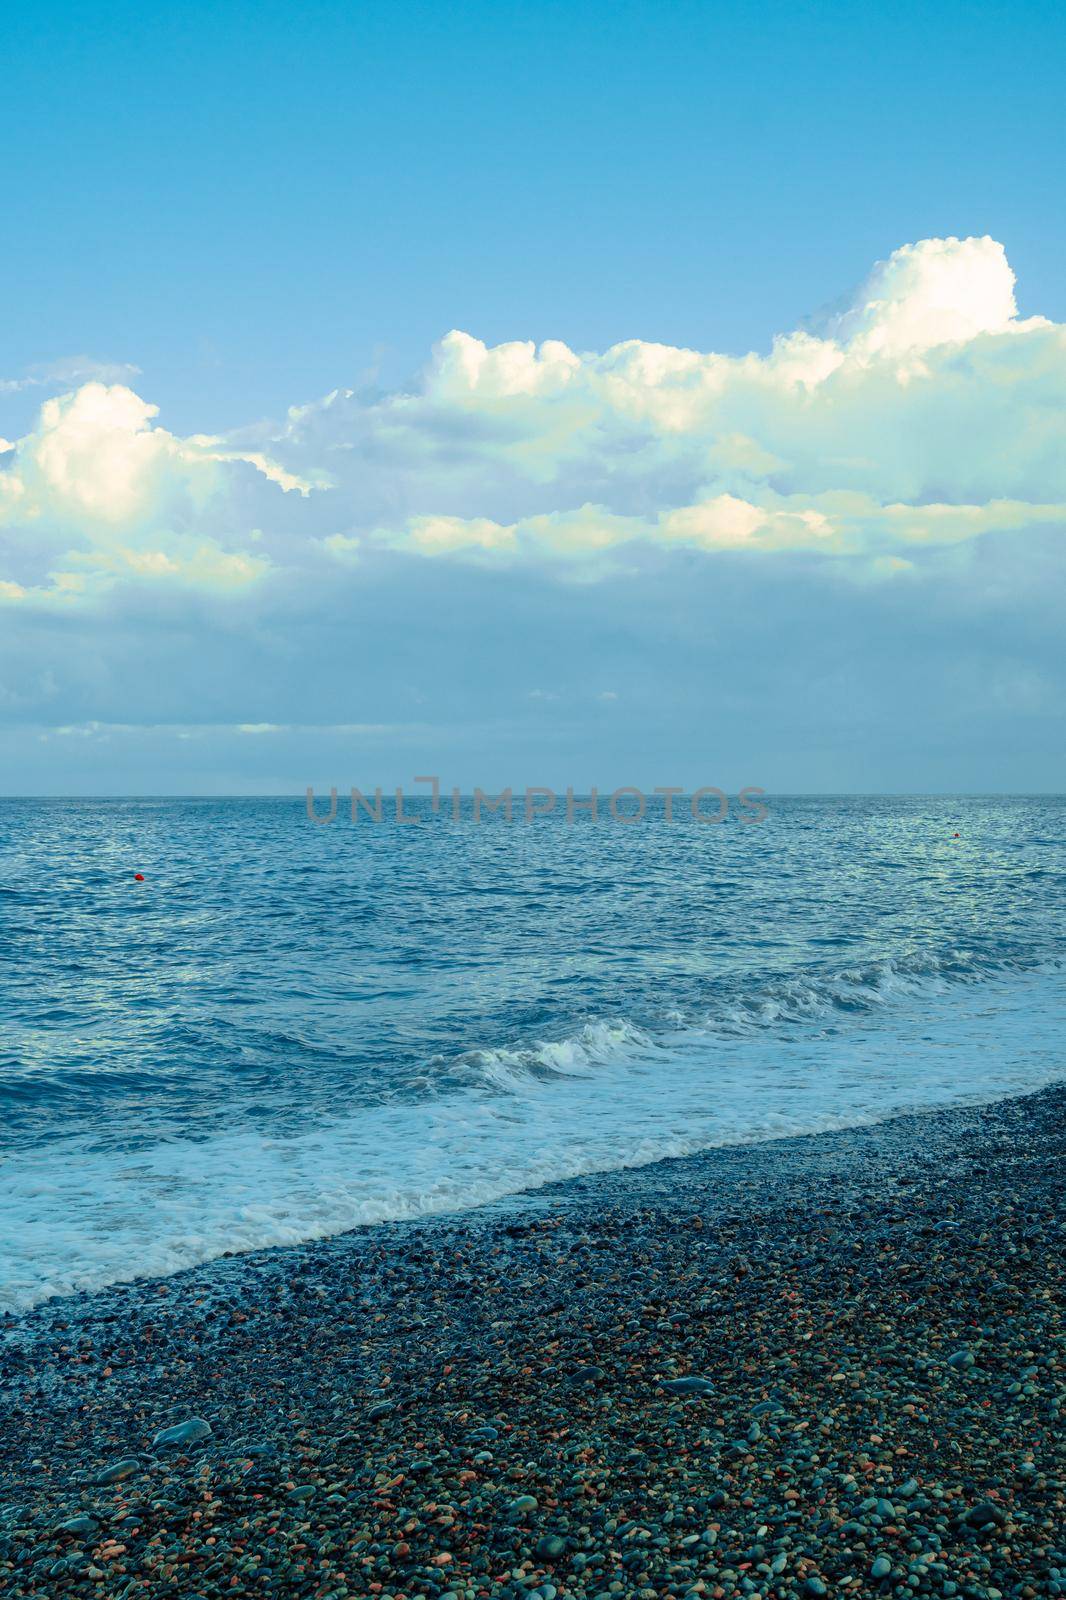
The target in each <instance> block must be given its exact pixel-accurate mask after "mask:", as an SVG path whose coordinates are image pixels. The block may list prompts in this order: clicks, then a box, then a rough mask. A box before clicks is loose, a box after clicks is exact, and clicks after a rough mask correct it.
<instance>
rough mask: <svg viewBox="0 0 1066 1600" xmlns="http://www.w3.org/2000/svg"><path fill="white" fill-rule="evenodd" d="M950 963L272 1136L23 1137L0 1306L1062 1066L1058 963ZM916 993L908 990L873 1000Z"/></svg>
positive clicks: (603, 1029)
mask: <svg viewBox="0 0 1066 1600" xmlns="http://www.w3.org/2000/svg"><path fill="white" fill-rule="evenodd" d="M961 975H962V976H963V977H965V976H966V973H965V970H963V972H962V974H961ZM974 975H975V976H976V973H975V974H974ZM956 976H959V972H958V970H957V969H956V970H954V971H953V972H952V973H951V974H948V973H946V972H944V971H943V970H932V969H931V967H930V965H929V963H925V965H924V969H923V964H922V963H920V962H914V963H911V964H910V966H908V965H907V964H906V963H897V964H894V965H892V966H891V968H886V967H881V968H877V969H870V970H867V971H863V970H859V969H856V970H855V971H854V972H852V973H849V974H844V975H842V976H841V977H838V978H835V979H831V980H819V981H812V980H803V981H796V982H794V983H792V984H782V985H780V986H779V987H778V989H777V990H776V991H773V992H769V993H766V992H764V993H762V994H760V995H758V996H753V997H752V999H751V1002H750V1003H749V1004H745V1003H744V1002H743V1001H740V1002H738V1003H737V1004H736V1005H735V1007H733V1008H732V1010H731V1011H730V1012H729V1013H728V1014H723V1015H720V1016H718V1017H717V1018H716V1019H714V1020H708V1019H702V1020H697V1019H693V1018H688V1019H681V1018H678V1019H677V1020H676V1023H675V1025H674V1026H673V1028H672V1029H670V1030H668V1031H664V1032H660V1033H656V1034H654V1035H652V1034H650V1033H649V1032H647V1031H645V1030H644V1029H642V1028H639V1027H636V1026H635V1025H633V1024H631V1023H629V1022H626V1021H625V1020H615V1021H611V1020H606V1021H599V1022H592V1023H589V1024H588V1025H587V1026H585V1027H584V1028H583V1029H582V1030H581V1031H580V1032H579V1033H577V1034H575V1035H574V1036H573V1037H572V1038H569V1039H564V1040H562V1041H548V1042H543V1043H539V1044H537V1043H533V1044H531V1045H530V1046H529V1047H527V1048H524V1049H523V1048H510V1049H497V1050H483V1051H473V1052H471V1053H470V1054H469V1055H468V1056H467V1057H466V1058H464V1060H465V1063H466V1065H467V1067H468V1069H469V1071H468V1072H467V1074H466V1075H465V1081H464V1082H463V1083H462V1084H461V1086H460V1087H458V1088H456V1089H454V1090H451V1091H449V1092H446V1093H442V1094H440V1095H438V1096H434V1097H430V1098H428V1099H423V1100H421V1101H420V1100H409V1101H406V1102H404V1101H399V1100H396V1101H392V1102H390V1103H388V1104H386V1105H378V1106H374V1107H370V1108H367V1109H365V1110H362V1111H360V1112H359V1113H358V1114H348V1115H345V1114H339V1115H336V1116H334V1117H332V1118H331V1119H329V1120H328V1121H326V1120H323V1121H319V1122H318V1123H316V1124H314V1125H313V1126H309V1127H308V1128H307V1129H306V1130H305V1131H303V1132H300V1133H298V1134H295V1135H293V1136H291V1137H285V1138H281V1137H277V1138H271V1137H266V1136H263V1135H261V1134H259V1133H255V1132H253V1131H251V1130H250V1129H249V1128H247V1127H241V1126H239V1125H237V1126H232V1125H231V1126H228V1127H220V1128H219V1129H218V1131H217V1132H216V1133H214V1134H212V1135H211V1136H209V1137H206V1138H200V1137H198V1138H195V1139H193V1138H177V1139H173V1140H169V1141H166V1142H160V1143H158V1144H156V1145H154V1146H150V1147H148V1148H144V1149H139V1150H138V1151H137V1152H136V1153H134V1154H126V1155H116V1154H115V1153H113V1152H111V1153H106V1152H104V1151H102V1150H101V1149H99V1148H95V1147H94V1146H93V1143H92V1141H91V1140H90V1139H88V1138H85V1139H81V1140H79V1141H77V1142H75V1141H58V1142H55V1143H53V1144H51V1145H47V1146H42V1147H40V1148H38V1149H37V1150H36V1151H35V1152H32V1153H25V1154H19V1155H16V1156H14V1157H13V1158H12V1159H11V1160H10V1161H9V1162H8V1163H7V1164H6V1168H5V1170H4V1173H3V1180H2V1181H3V1193H4V1201H3V1205H4V1229H3V1234H2V1237H0V1286H2V1288H0V1303H4V1304H7V1305H9V1306H12V1307H26V1306H29V1305H32V1304H34V1303H35V1302H37V1301H39V1300H41V1299H45V1298H48V1297H49V1296H52V1295H57V1294H67V1293H70V1292H72V1291H75V1290H78V1289H93V1288H97V1287H101V1286H103V1285H105V1284H108V1283H114V1282H120V1281H126V1280H129V1279H132V1278H136V1277H141V1276H154V1275H163V1274H167V1273H172V1272H176V1271H179V1270H180V1269H182V1268H184V1267H189V1266H193V1265H196V1264H198V1263H200V1262H203V1261H206V1260H210V1259H211V1258H213V1257H215V1256H218V1255H220V1254H222V1253H223V1252H225V1251H248V1250H254V1249H257V1248H261V1247H263V1246H267V1245H279V1244H289V1243H296V1242H300V1241H304V1240H309V1239H315V1238H321V1237H325V1236H327V1235H331V1234H336V1233H339V1232H342V1231H344V1230H345V1229H348V1228H351V1227H354V1226H356V1225H358V1224H362V1223H374V1222H380V1221H384V1220H387V1219H396V1218H404V1217H415V1216H421V1215H426V1214H428V1213H432V1212H442V1211H448V1210H460V1209H464V1208H469V1207H472V1206H476V1205H478V1204H480V1203H483V1202H485V1201H489V1200H492V1199H496V1198H499V1197H501V1196H503V1195H507V1194H512V1193H515V1192H517V1191H521V1190H524V1189H530V1188H535V1187H537V1186H540V1185H543V1184H546V1183H550V1182H552V1181H553V1180H555V1179H561V1178H568V1177H573V1176H576V1175H578V1174H581V1173H588V1172H595V1171H603V1170H609V1169H615V1168H622V1167H630V1166H639V1165H643V1164H645V1163H648V1162H651V1161H655V1160H657V1159H660V1158H662V1157H665V1156H679V1155H686V1154H690V1153H692V1152H694V1151H697V1150H700V1149H703V1148H707V1147H710V1146H715V1145H726V1144H736V1143H746V1142H752V1141H757V1140H763V1139H773V1138H781V1137H784V1136H787V1135H789V1134H797V1133H816V1132H819V1131H822V1130H826V1129H831V1128H840V1127H846V1126H855V1125H859V1124H863V1123H869V1122H874V1121H878V1120H881V1119H883V1118H885V1117H888V1116H891V1115H892V1114H894V1113H896V1112H898V1111H902V1110H916V1109H924V1108H932V1107H937V1106H947V1105H960V1104H967V1103H971V1104H972V1103H978V1102H981V1101H987V1100H991V1099H996V1098H999V1097H1001V1096H1004V1095H1008V1094H1015V1093H1021V1092H1024V1091H1027V1090H1032V1089H1035V1088H1038V1087H1040V1086H1041V1085H1043V1084H1045V1083H1048V1082H1050V1081H1053V1080H1054V1079H1056V1078H1057V1077H1059V1076H1060V1075H1061V1070H1062V1069H1061V1047H1062V1025H1061V1016H1062V980H1061V975H1060V974H1059V973H1058V972H1057V971H1044V972H1033V973H1030V974H1027V975H1023V974H1009V975H1002V974H1001V975H1000V976H998V977H994V978H992V979H988V978H987V977H986V978H985V979H984V981H982V982H980V983H977V982H974V983H965V982H964V983H961V984H960V983H956V982H953V981H949V977H956ZM916 994H917V995H918V997H919V999H920V1003H918V1004H914V1005H909V1004H906V1003H903V1004H900V1005H898V1006H897V1005H893V1006H892V1007H891V1008H890V1007H889V1005H888V1002H889V1000H890V999H893V1000H896V999H901V998H902V999H903V1000H904V1001H906V997H907V996H908V995H909V996H912V997H913V996H914V995H916ZM889 1011H891V1015H890V1016H889ZM812 1019H813V1020H815V1021H816V1022H817V1023H818V1026H816V1027H810V1026H806V1027H797V1028H795V1029H793V1030H792V1031H791V1032H790V1031H789V1028H788V1027H787V1026H785V1027H783V1028H781V1027H774V1028H772V1029H768V1028H767V1027H766V1023H767V1021H768V1020H772V1021H773V1022H774V1023H783V1024H788V1023H789V1022H791V1021H796V1022H800V1021H803V1022H806V1023H807V1024H809V1023H810V1022H811V1020H812Z"/></svg>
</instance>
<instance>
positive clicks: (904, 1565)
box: [0, 1088, 1066, 1600]
mask: <svg viewBox="0 0 1066 1600" xmlns="http://www.w3.org/2000/svg"><path fill="white" fill-rule="evenodd" d="M1064 1108H1066V1094H1064V1091H1063V1090H1062V1089H1059V1088H1053V1089H1048V1090H1044V1091H1042V1092H1040V1093H1038V1094H1035V1095H1031V1096H1028V1097H1025V1098H1020V1099H1014V1100H1007V1101H1001V1102H999V1103H996V1104H992V1105H988V1106H985V1107H980V1108H976V1109H966V1110H949V1111H940V1112H929V1113H924V1114H921V1115H915V1116H901V1117H896V1118H894V1119H892V1120H890V1121H887V1122H884V1123H881V1124H878V1125H875V1126H870V1127H866V1128H860V1129H853V1130H848V1131H840V1132H832V1133H823V1134H820V1135H817V1136H814V1137H808V1138H796V1139H782V1140H777V1141H771V1142H766V1143H761V1144H751V1145H740V1146H734V1147H731V1148H723V1149H715V1150H708V1151H706V1152H704V1153H703V1154H701V1155H696V1156H691V1157H687V1158H685V1159H682V1160H675V1161H665V1162H660V1163H658V1164H656V1165H652V1166H648V1167H642V1168H637V1169H632V1170H628V1171H621V1172H613V1173H608V1174H603V1175H602V1176H591V1177H586V1178H582V1179H575V1180H571V1181H569V1182H567V1183H565V1184H559V1185H555V1186H550V1187H547V1188H544V1189H540V1190H537V1191H535V1192H532V1193H530V1194H527V1195H524V1196H518V1197H515V1198H514V1199H512V1200H510V1201H507V1202H503V1203H499V1204H496V1205H494V1206H490V1207H486V1208H482V1209H481V1210H477V1211H471V1212H468V1213H463V1214H456V1215H453V1216H450V1217H444V1218H438V1219H427V1220H425V1221H423V1222H406V1223H395V1224H386V1225H381V1226H377V1227H372V1228H365V1229H359V1230H356V1231H355V1232H352V1233H349V1234H346V1235H343V1236H341V1237H337V1238H332V1239H327V1240H323V1241H320V1242H317V1243H312V1244H307V1245H302V1246H297V1247H289V1248H282V1249H274V1250H267V1251H263V1252H260V1253H258V1254H252V1255H235V1256H232V1257H230V1258H228V1259H221V1260H218V1261H215V1262H212V1263H210V1264H209V1265H208V1266H205V1267H202V1268H198V1269H196V1270H193V1271H189V1272H186V1273H183V1274H180V1275H178V1276H175V1277H171V1278H167V1279H155V1280H143V1281H137V1282H134V1283H130V1284H126V1285H119V1286H115V1287H112V1288H109V1289H106V1290H103V1291H100V1292H98V1293H96V1294H93V1295H88V1294H85V1295H80V1296H75V1297H71V1298H66V1299H57V1300H52V1301H49V1302H47V1303H46V1304H44V1305H42V1306H39V1307H38V1308H36V1309H35V1310H33V1311H31V1312H29V1313H27V1314H25V1315H22V1316H18V1317H16V1316H8V1317H7V1318H6V1319H5V1320H4V1321H3V1322H2V1323H0V1433H2V1438H3V1450H2V1456H0V1480H2V1481H0V1591H2V1592H3V1593H4V1594H5V1595H10V1596H11V1597H12V1600H15V1597H20V1596H29V1595H35V1596H60V1595H78V1596H93V1597H97V1600H100V1597H106V1600H120V1597H121V1600H136V1597H140V1596H154V1595H174V1596H181V1597H182V1600H220V1597H222V1596H238V1595H286V1596H294V1597H295V1596H300V1597H308V1600H310V1597H315V1600H345V1597H349V1596H364V1595H373V1596H377V1597H379V1600H418V1597H424V1600H489V1597H493V1600H495V1597H501V1600H502V1597H510V1600H615V1597H617V1600H630V1597H634V1600H638V1597H639V1600H684V1597H692V1600H696V1597H707V1600H726V1597H729V1596H734V1595H744V1596H763V1597H770V1596H780V1597H786V1596H787V1597H791V1596H805V1597H815V1600H816V1597H819V1596H825V1595H849V1596H864V1595H871V1596H874V1595H878V1596H881V1595H884V1596H888V1595H895V1596H900V1597H903V1600H907V1597H909V1596H912V1595H934V1596H940V1595H943V1596H960V1597H965V1600H1003V1597H1006V1596H1010V1597H1012V1600H1013V1597H1020V1600H1034V1597H1036V1596H1044V1595H1046V1596H1058V1595H1061V1594H1063V1593H1066V1531H1064V1518H1063V1501H1064V1486H1066V1460H1064V1457H1063V1449H1062V1430H1061V1423H1060V1414H1061V1413H1060V1405H1061V1400H1062V1394H1063V1387H1064V1385H1063V1377H1064V1364H1063V1347H1062V1338H1063V1315H1062V1313H1063V1243H1064V1230H1063V1220H1062V1214H1061V1201H1060V1191H1061V1172H1062V1159H1061V1158H1062V1147H1063V1128H1064V1120H1066V1118H1064Z"/></svg>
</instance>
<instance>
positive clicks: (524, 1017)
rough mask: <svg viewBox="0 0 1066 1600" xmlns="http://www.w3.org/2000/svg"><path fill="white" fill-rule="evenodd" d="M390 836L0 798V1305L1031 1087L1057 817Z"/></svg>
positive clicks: (205, 814)
mask: <svg viewBox="0 0 1066 1600" xmlns="http://www.w3.org/2000/svg"><path fill="white" fill-rule="evenodd" d="M422 815H423V821H422V823H421V825H419V826H416V827H397V826H396V825H395V824H394V823H393V824H390V823H384V824H382V825H380V826H376V825H373V824H370V823H368V822H366V821H363V822H360V823H359V824H358V825H356V826H352V825H351V824H350V823H349V822H348V821H347V820H346V819H344V818H343V816H342V818H341V819H339V820H338V821H337V822H336V823H335V824H334V825H332V826H328V827H315V826H312V825H311V824H310V823H309V822H308V820H307V817H306V813H305V810H304V806H303V802H302V801H301V802H295V801H288V800H277V801H257V800H205V801H190V800H129V801H116V800H100V801H62V800H44V801H24V800H19V801H10V800H9V801H0V957H2V961H0V1024H2V1034H0V1122H2V1127H0V1150H2V1154H3V1158H4V1169H3V1172H2V1176H0V1304H3V1303H7V1304H10V1305H26V1304H30V1303H32V1302H33V1301H34V1300H36V1299H39V1298H41V1297H42V1296H45V1295H48V1294H53V1293H57V1292H67V1291H69V1290H71V1289H73V1288H80V1287H94V1286H97V1285H101V1284H105V1283H108V1282H112V1281H115V1280H116V1279H123V1278H129V1277H132V1276H135V1275H137V1274H139V1273H144V1272H151V1273H161V1272H167V1271H171V1270H177V1269H178V1268H180V1267H182V1266H186V1265H189V1264H191V1263H193V1262H197V1261H201V1260H205V1259H209V1258H210V1257H211V1256H214V1255H218V1254H220V1253H221V1252H222V1251H225V1250H236V1249H249V1248H254V1247H256V1246H260V1245H264V1244H270V1243H279V1242H284V1241H287V1240H299V1239H306V1238H311V1237H316V1236H321V1235H323V1234H328V1233H333V1232H337V1231H339V1230H341V1229H344V1228H346V1227H350V1226H352V1225H353V1224H355V1223H357V1222H366V1221H374V1220H378V1219H382V1218H389V1217H400V1216H407V1215H415V1214H418V1213H420V1212H424V1211H432V1210H440V1209H444V1208H454V1207H462V1206H469V1205H472V1204H476V1203H477V1202H478V1201H479V1200H482V1199H487V1198H490V1197H494V1196H497V1195H500V1194H504V1193H508V1192H513V1191H516V1190H519V1189H522V1188H526V1187H529V1186H531V1185H534V1184H538V1183H542V1182H545V1181H548V1180H550V1179H553V1178H559V1177H565V1176H568V1175H571V1174H575V1173H579V1172H584V1171H591V1170H595V1169H602V1168H612V1167H621V1166H625V1165H631V1164H634V1163H638V1162H645V1161H649V1160H654V1159H655V1158H656V1157H659V1156H662V1155H670V1154H681V1153H684V1152H687V1151H691V1150H694V1149H698V1148H701V1147H703V1146H706V1145H711V1144H720V1143H729V1142H736V1141H740V1140H751V1139H761V1138H768V1137H774V1136H779V1135H782V1134H787V1133H792V1132H807V1131H817V1130H819V1129H822V1128H829V1127H836V1126H842V1125H848V1124H854V1123H858V1122H864V1121H870V1120H875V1119H877V1118H881V1117H884V1116H887V1115H890V1114H891V1113H892V1112H894V1111H898V1110H901V1109H910V1108H920V1107H923V1106H936V1105H947V1104H958V1103H960V1102H965V1101H977V1100H983V1099H989V1098H994V1097H996V1096H1000V1095H1004V1094H1010V1093H1014V1092H1018V1091H1021V1090H1024V1089H1028V1088H1035V1087H1037V1086H1039V1085H1040V1084H1043V1083H1046V1082H1048V1081H1051V1080H1052V1079H1054V1078H1057V1077H1059V1076H1061V1073H1062V1059H1063V1042H1064V1035H1066V1025H1064V1008H1063V981H1062V976H1063V957H1064V955H1066V916H1064V912H1066V846H1064V843H1063V824H1064V822H1066V802H1064V801H1063V800H1062V799H1056V798H1042V799H965V800H944V799H856V798H848V799H825V798H819V799H779V800H776V801H773V802H771V812H770V816H769V818H768V820H767V821H766V822H764V823H762V824H760V825H755V826H743V825H741V824H740V823H739V822H738V821H737V820H735V819H734V818H731V819H730V820H729V821H727V822H726V823H725V824H724V825H723V826H719V827H713V826H700V825H698V824H695V823H693V822H691V821H690V820H687V819H685V820H679V821H675V822H674V823H672V824H668V823H667V822H666V821H665V820H664V819H663V817H662V814H661V812H660V813H657V814H656V813H652V812H651V811H649V818H648V820H647V821H645V822H644V823H642V824H639V825H636V826H631V827H622V826H619V825H612V824H609V823H606V822H601V823H599V824H594V823H592V822H591V821H590V820H588V819H587V818H583V819H580V820H578V821H577V822H576V823H575V825H573V826H567V825H566V823H565V822H564V821H563V820H562V819H559V818H545V819H541V820H538V821H536V822H534V823H532V824H531V825H528V826H527V825H524V824H523V823H521V822H518V821H515V822H514V823H513V824H510V825H508V824H507V823H506V821H504V820H503V818H502V817H497V818H492V819H486V820H483V821H482V823H481V825H480V826H474V825H473V823H472V822H471V821H470V820H469V816H467V817H466V818H465V819H464V820H462V821H460V822H458V823H456V822H453V821H451V820H449V819H448V818H446V817H445V816H444V815H441V816H433V815H432V814H431V813H430V812H429V810H428V808H424V809H423V812H422ZM956 833H958V834H959V837H958V838H956V837H954V835H955V834H956ZM135 872H141V873H143V874H144V880H145V881H144V882H143V883H139V882H137V881H135V879H134V877H133V874H134V873H135Z"/></svg>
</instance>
